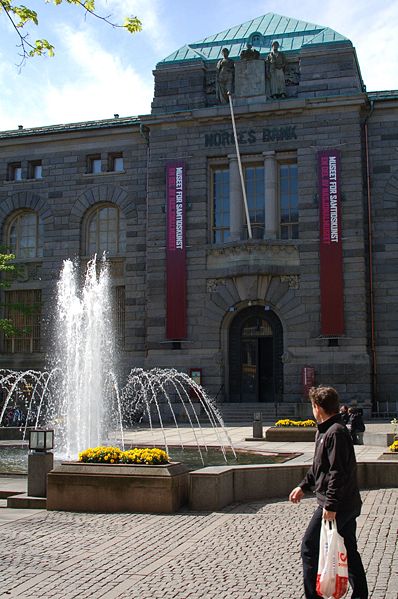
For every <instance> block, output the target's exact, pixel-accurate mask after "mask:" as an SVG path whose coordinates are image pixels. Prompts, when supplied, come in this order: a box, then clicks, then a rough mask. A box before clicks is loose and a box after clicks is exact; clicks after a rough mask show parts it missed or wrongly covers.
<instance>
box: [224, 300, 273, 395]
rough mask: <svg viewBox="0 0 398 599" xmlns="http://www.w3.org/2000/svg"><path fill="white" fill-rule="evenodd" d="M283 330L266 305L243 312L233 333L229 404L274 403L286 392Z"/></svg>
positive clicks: (231, 337) (235, 319)
mask: <svg viewBox="0 0 398 599" xmlns="http://www.w3.org/2000/svg"><path fill="white" fill-rule="evenodd" d="M282 354H283V330H282V324H281V321H280V320H279V318H278V317H277V315H276V314H275V312H273V311H272V310H266V309H264V306H253V307H248V308H245V309H244V310H241V311H240V312H239V313H238V314H237V315H236V316H235V318H234V319H233V321H232V323H231V326H230V331H229V401H231V402H251V403H256V402H274V401H276V400H277V399H278V398H279V397H280V396H281V394H282V391H283V363H282Z"/></svg>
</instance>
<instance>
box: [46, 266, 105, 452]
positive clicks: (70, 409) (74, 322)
mask: <svg viewBox="0 0 398 599" xmlns="http://www.w3.org/2000/svg"><path fill="white" fill-rule="evenodd" d="M97 266H98V263H97V261H96V258H95V257H94V259H93V260H90V261H89V263H88V265H87V271H86V277H85V282H84V285H83V289H82V291H81V292H80V289H79V281H78V271H77V269H76V267H75V266H74V264H73V262H71V260H66V261H65V262H64V266H63V268H62V271H61V276H60V280H59V282H58V301H57V315H56V322H55V330H56V361H57V363H56V364H55V367H59V368H60V369H61V370H62V372H63V377H62V382H61V385H60V388H59V392H60V399H61V406H60V410H59V413H60V417H61V418H62V419H63V423H62V427H60V431H61V438H60V439H59V443H60V445H61V446H62V447H63V448H64V451H65V453H66V454H67V455H69V456H72V455H77V453H78V452H79V451H81V450H82V448H85V447H94V446H97V445H100V444H101V442H103V441H104V439H105V438H106V437H107V433H108V431H107V427H108V425H109V424H110V423H109V422H107V413H108V410H107V405H106V404H107V399H108V398H107V397H106V395H105V390H106V389H107V380H108V377H109V376H110V374H111V373H112V372H114V360H115V350H114V345H113V340H114V334H113V327H112V319H111V314H112V311H111V297H110V285H109V274H108V269H107V268H106V263H105V262H102V263H101V268H100V272H99V275H97Z"/></svg>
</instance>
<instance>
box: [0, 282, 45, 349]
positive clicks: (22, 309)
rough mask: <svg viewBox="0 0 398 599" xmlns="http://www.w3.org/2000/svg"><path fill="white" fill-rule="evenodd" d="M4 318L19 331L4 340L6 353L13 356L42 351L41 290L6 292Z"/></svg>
mask: <svg viewBox="0 0 398 599" xmlns="http://www.w3.org/2000/svg"><path fill="white" fill-rule="evenodd" d="M4 308H5V309H4V316H5V318H7V319H9V320H11V322H12V324H13V326H14V327H15V328H16V329H18V331H17V333H16V334H15V336H12V337H5V338H4V351H5V352H7V353H11V354H16V353H27V354H31V353H35V352H39V351H40V320H41V290H40V289H30V290H20V291H19V290H18V291H5V292H4Z"/></svg>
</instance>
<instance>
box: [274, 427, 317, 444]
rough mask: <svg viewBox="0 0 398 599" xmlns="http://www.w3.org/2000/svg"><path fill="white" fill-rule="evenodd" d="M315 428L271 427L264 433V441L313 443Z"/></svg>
mask: <svg viewBox="0 0 398 599" xmlns="http://www.w3.org/2000/svg"><path fill="white" fill-rule="evenodd" d="M316 431H317V428H316V427H315V426H314V427H302V428H301V427H299V426H286V427H283V426H271V427H270V428H268V429H267V430H266V431H265V440H266V441H280V442H284V441H286V442H292V443H294V442H296V441H302V442H306V441H315V434H316Z"/></svg>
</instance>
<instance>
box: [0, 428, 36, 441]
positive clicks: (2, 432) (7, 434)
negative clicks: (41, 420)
mask: <svg viewBox="0 0 398 599" xmlns="http://www.w3.org/2000/svg"><path fill="white" fill-rule="evenodd" d="M33 430H35V429H34V427H30V426H28V427H27V428H26V429H25V427H24V426H22V427H21V426H0V441H22V440H23V439H29V432H30V431H33Z"/></svg>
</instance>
